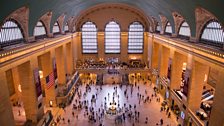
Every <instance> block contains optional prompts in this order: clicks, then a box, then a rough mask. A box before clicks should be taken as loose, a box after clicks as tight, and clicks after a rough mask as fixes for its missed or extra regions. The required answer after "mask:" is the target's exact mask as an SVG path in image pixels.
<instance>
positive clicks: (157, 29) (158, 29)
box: [156, 22, 161, 33]
mask: <svg viewBox="0 0 224 126" xmlns="http://www.w3.org/2000/svg"><path fill="white" fill-rule="evenodd" d="M160 31H161V27H160V25H159V22H157V25H156V32H157V33H160Z"/></svg>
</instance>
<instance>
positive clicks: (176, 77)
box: [170, 52, 187, 89]
mask: <svg viewBox="0 0 224 126" xmlns="http://www.w3.org/2000/svg"><path fill="white" fill-rule="evenodd" d="M184 62H186V63H187V57H186V56H184V55H182V54H180V53H178V52H174V56H173V63H172V68H171V69H172V70H171V82H170V88H171V89H180V83H181V75H182V68H183V63H184Z"/></svg>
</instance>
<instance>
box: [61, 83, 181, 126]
mask: <svg viewBox="0 0 224 126" xmlns="http://www.w3.org/2000/svg"><path fill="white" fill-rule="evenodd" d="M138 85H139V90H138V88H137V86H136V87H134V88H133V93H132V95H131V88H130V86H123V87H122V88H120V87H119V86H118V85H104V86H102V91H100V87H99V86H91V91H90V92H88V93H87V95H86V97H83V96H82V97H81V99H80V101H83V100H89V101H90V99H91V97H92V95H93V94H96V92H97V88H98V93H97V94H98V95H97V100H96V104H93V107H94V108H95V110H96V109H97V110H98V108H100V107H101V104H104V102H105V99H104V98H105V97H106V98H107V99H106V101H107V105H108V104H109V102H111V101H112V97H113V92H114V87H115V86H117V87H118V88H117V94H118V95H119V103H120V105H121V107H123V105H124V103H126V105H127V106H129V104H130V105H132V110H131V111H134V109H133V106H134V104H136V110H137V111H139V112H140V118H139V121H136V120H135V119H129V118H126V120H125V121H124V122H122V123H119V124H115V121H114V120H113V119H109V118H108V117H107V116H105V117H104V118H103V119H102V120H103V121H102V124H103V125H104V126H156V125H157V124H158V125H160V120H161V119H163V125H164V126H177V122H176V118H175V116H174V115H173V114H172V113H171V118H167V115H166V112H160V108H161V102H162V101H163V100H162V97H160V96H159V95H157V97H160V99H161V100H160V102H157V101H156V98H155V96H154V98H152V97H151V95H152V94H153V93H154V91H153V86H150V85H149V84H146V85H144V84H142V83H141V82H140V84H138ZM125 89H127V94H128V96H129V97H128V99H127V98H126V97H125V96H124V91H125ZM79 90H81V92H82V94H83V93H84V91H85V85H82V86H81V87H80V88H79ZM145 90H146V91H147V94H145ZM138 92H139V93H140V94H142V95H144V96H145V97H146V96H150V98H152V101H151V102H147V103H143V101H141V103H140V104H139V100H138V97H137V93H138ZM108 93H109V94H110V96H109V101H108ZM75 99H77V95H76V96H75V98H74V100H73V102H72V104H71V105H69V106H67V107H66V108H65V111H63V112H62V113H60V114H61V118H64V121H63V120H61V121H60V122H59V123H58V125H59V126H98V125H99V124H100V121H99V120H98V119H97V120H96V122H89V121H88V118H87V117H86V116H85V117H84V112H85V110H84V109H81V110H74V109H73V104H74V103H75ZM115 102H118V97H117V95H116V96H115ZM89 106H91V104H89ZM72 111H73V112H74V113H75V116H74V117H73V115H72ZM76 115H78V119H77V118H76ZM146 117H148V123H147V124H145V120H146ZM68 119H69V120H70V123H68Z"/></svg>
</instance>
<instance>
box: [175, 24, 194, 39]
mask: <svg viewBox="0 0 224 126" xmlns="http://www.w3.org/2000/svg"><path fill="white" fill-rule="evenodd" d="M185 22H186V23H187V21H185V20H184V21H182V22H181V24H180V27H179V29H178V37H179V38H182V39H186V40H190V37H191V28H190V25H189V24H188V23H187V25H188V28H189V31H190V35H189V36H185V35H181V34H180V29H181V28H183V27H182V25H183V24H184V23H185ZM184 27H185V26H184ZM186 28H187V27H186Z"/></svg>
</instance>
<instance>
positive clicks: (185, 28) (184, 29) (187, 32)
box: [179, 21, 191, 37]
mask: <svg viewBox="0 0 224 126" xmlns="http://www.w3.org/2000/svg"><path fill="white" fill-rule="evenodd" d="M179 35H181V36H185V37H190V36H191V31H190V27H189V25H188V23H187V22H186V21H185V22H183V23H182V25H181V27H180V30H179Z"/></svg>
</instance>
